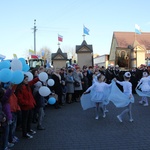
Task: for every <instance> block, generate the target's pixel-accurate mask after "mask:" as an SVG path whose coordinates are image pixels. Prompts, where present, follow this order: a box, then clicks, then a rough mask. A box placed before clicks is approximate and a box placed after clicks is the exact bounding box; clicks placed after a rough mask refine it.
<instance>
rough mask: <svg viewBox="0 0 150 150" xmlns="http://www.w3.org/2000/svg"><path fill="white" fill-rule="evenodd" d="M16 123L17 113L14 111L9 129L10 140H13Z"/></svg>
mask: <svg viewBox="0 0 150 150" xmlns="http://www.w3.org/2000/svg"><path fill="white" fill-rule="evenodd" d="M16 125H17V113H15V112H12V124H11V125H10V127H9V128H10V129H9V142H10V143H11V142H12V141H13V138H14V136H15V132H16Z"/></svg>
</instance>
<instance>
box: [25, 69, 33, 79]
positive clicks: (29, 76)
mask: <svg viewBox="0 0 150 150" xmlns="http://www.w3.org/2000/svg"><path fill="white" fill-rule="evenodd" d="M24 74H25V75H27V76H28V81H31V80H33V74H32V73H31V72H29V71H28V72H24Z"/></svg>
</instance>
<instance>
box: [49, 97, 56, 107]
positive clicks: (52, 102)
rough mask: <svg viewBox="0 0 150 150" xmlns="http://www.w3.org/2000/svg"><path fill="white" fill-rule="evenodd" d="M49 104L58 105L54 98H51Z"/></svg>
mask: <svg viewBox="0 0 150 150" xmlns="http://www.w3.org/2000/svg"><path fill="white" fill-rule="evenodd" d="M48 103H49V104H51V105H53V104H55V103H56V99H55V98H54V97H50V98H49V99H48Z"/></svg>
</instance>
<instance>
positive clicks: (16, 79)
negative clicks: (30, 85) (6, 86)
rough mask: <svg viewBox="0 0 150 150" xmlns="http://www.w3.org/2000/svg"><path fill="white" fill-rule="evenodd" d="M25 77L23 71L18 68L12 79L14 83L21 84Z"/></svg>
mask: <svg viewBox="0 0 150 150" xmlns="http://www.w3.org/2000/svg"><path fill="white" fill-rule="evenodd" d="M23 79H24V74H23V72H22V71H20V70H16V71H14V72H13V73H12V79H11V81H10V82H11V83H13V84H20V83H21V82H22V81H23Z"/></svg>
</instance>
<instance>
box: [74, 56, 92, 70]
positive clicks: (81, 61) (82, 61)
mask: <svg viewBox="0 0 150 150" xmlns="http://www.w3.org/2000/svg"><path fill="white" fill-rule="evenodd" d="M77 59H78V60H77V64H78V65H79V66H80V67H81V68H82V67H83V65H87V66H92V54H91V53H78V55H77Z"/></svg>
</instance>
